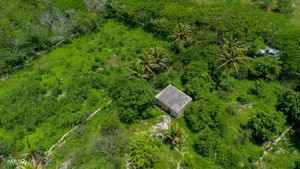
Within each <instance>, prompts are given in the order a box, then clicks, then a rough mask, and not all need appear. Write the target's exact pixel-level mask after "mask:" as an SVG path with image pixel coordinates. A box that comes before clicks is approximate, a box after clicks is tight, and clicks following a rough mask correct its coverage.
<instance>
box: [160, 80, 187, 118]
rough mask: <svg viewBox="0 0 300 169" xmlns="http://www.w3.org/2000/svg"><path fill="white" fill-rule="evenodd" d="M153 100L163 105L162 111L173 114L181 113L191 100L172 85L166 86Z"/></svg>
mask: <svg viewBox="0 0 300 169" xmlns="http://www.w3.org/2000/svg"><path fill="white" fill-rule="evenodd" d="M155 98H156V99H157V100H158V101H159V102H160V103H161V104H163V108H164V109H168V110H167V111H171V112H173V113H176V114H179V113H182V112H181V111H182V109H184V108H185V107H186V106H187V104H188V103H189V102H191V101H192V98H191V97H190V96H188V95H186V94H185V93H183V92H182V91H180V90H179V89H177V88H175V87H174V86H172V85H168V86H167V87H166V88H165V89H164V90H162V91H161V92H160V93H159V94H157V95H156V96H155Z"/></svg>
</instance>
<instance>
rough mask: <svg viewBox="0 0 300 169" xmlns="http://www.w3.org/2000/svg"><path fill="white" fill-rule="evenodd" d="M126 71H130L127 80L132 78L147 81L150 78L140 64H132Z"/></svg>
mask: <svg viewBox="0 0 300 169" xmlns="http://www.w3.org/2000/svg"><path fill="white" fill-rule="evenodd" d="M128 69H129V71H130V74H128V75H127V76H128V78H129V79H131V78H134V77H137V78H144V79H148V78H150V77H151V74H149V73H148V72H147V70H146V69H145V68H144V67H143V66H142V65H141V64H138V63H133V64H131V65H130V67H128Z"/></svg>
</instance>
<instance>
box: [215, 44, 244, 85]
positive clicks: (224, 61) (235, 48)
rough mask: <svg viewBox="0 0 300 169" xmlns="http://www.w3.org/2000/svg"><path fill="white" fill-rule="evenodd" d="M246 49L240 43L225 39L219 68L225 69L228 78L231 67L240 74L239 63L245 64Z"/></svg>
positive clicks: (224, 72)
mask: <svg viewBox="0 0 300 169" xmlns="http://www.w3.org/2000/svg"><path fill="white" fill-rule="evenodd" d="M245 51H246V49H245V47H243V46H242V45H239V43H237V42H228V41H227V40H225V43H224V44H223V46H222V53H221V56H220V58H219V59H218V62H220V66H219V67H218V68H217V69H223V74H225V75H226V79H227V78H228V75H229V70H230V69H231V68H233V69H234V71H235V72H236V74H237V75H238V73H239V65H242V64H245V59H246V56H245Z"/></svg>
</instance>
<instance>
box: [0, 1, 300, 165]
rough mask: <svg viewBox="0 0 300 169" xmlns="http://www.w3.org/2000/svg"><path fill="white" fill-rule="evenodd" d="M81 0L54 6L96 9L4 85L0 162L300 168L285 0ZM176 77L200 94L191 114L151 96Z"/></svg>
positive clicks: (294, 67) (299, 47)
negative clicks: (176, 114) (170, 109)
mask: <svg viewBox="0 0 300 169" xmlns="http://www.w3.org/2000/svg"><path fill="white" fill-rule="evenodd" d="M75 2H76V0H72V1H68V0H62V1H60V0H58V1H55V3H54V6H55V7H56V8H57V9H59V10H61V12H63V13H64V14H65V15H66V16H69V14H70V13H69V12H70V11H72V9H76V10H75V11H77V10H78V11H81V12H82V13H81V12H79V13H80V14H82V15H88V16H90V17H91V18H89V17H88V19H87V22H83V23H82V22H80V23H81V24H78V25H77V26H75V27H74V28H76V30H74V31H71V32H69V33H67V34H65V35H64V37H63V44H62V45H61V46H60V47H58V48H56V49H53V50H52V51H51V52H49V53H48V54H45V55H43V56H41V57H40V58H38V59H36V60H34V61H33V62H31V64H30V65H28V66H27V67H26V68H24V69H22V70H20V71H17V72H15V73H13V74H12V76H11V77H9V78H8V79H7V80H5V81H2V82H0V103H1V104H0V113H1V116H0V168H1V167H3V168H15V167H16V166H17V165H18V166H22V165H24V164H21V163H20V164H11V163H8V162H7V161H8V160H11V159H23V158H24V159H25V160H27V161H28V163H26V164H28V165H32V166H38V165H40V166H41V167H42V168H58V167H59V166H62V165H67V166H68V167H69V168H84V169H89V168H90V169H94V168H105V169H106V168H126V166H128V167H129V168H156V169H161V168H183V169H191V168H196V169H198V168H199V169H201V168H205V169H206V168H212V169H215V168H216V169H218V168H220V169H222V168H224V169H233V168H247V169H248V168H249V169H250V168H254V169H255V168H259V169H264V168H270V169H277V168H278V169H294V168H295V169H298V168H299V167H300V154H299V150H300V149H299V147H300V143H299V139H300V129H299V126H300V81H299V75H300V73H299V72H300V31H299V30H300V29H299V26H297V25H295V24H294V23H293V21H291V18H289V14H290V13H289V10H283V9H286V8H282V7H283V6H284V7H288V6H285V5H282V4H280V3H279V2H282V1H279V0H278V1H272V2H274V3H273V4H271V5H270V6H269V7H270V8H269V7H268V6H265V4H262V5H261V4H252V3H249V1H246V0H245V1H239V2H236V1H232V2H231V1H230V2H227V1H226V2H224V1H218V0H216V1H206V0H199V1H185V0H178V1H172V0H162V1H157V2H155V3H154V2H153V0H144V1H140V0H116V1H88V0H87V1H85V3H86V4H85V5H86V8H87V9H88V10H87V11H85V8H84V4H83V3H75ZM88 2H90V3H88ZM98 2H99V4H98ZM275 2H276V3H275ZM286 2H287V1H286ZM93 3H95V4H93ZM277 3H278V4H277ZM274 4H275V5H274ZM101 5H102V6H101ZM52 6H53V4H52ZM273 8H274V9H273ZM288 9H289V8H288ZM83 11H84V12H83ZM58 13H59V12H58ZM80 16H81V15H80ZM84 18H85V17H84V16H81V17H79V20H76V21H81V19H84ZM69 21H73V19H72V18H70V20H69ZM90 22H92V24H91V25H90V26H91V27H92V28H91V29H89V30H88V31H84V32H82V33H80V35H81V36H80V37H78V36H77V35H76V37H73V38H70V37H71V36H72V35H75V34H77V33H78V31H79V30H81V28H82V27H81V26H84V25H86V24H87V23H90ZM95 25H96V26H95ZM87 26H88V24H87ZM77 28H78V29H77ZM89 28H90V27H89ZM82 29H85V28H82ZM50 31H51V30H50ZM90 31H93V32H90ZM79 32H80V31H79ZM88 32H90V33H88ZM52 33H54V32H53V31H52ZM73 33H74V34H73ZM83 34H86V35H83ZM51 35H52V34H51ZM50 46H51V45H49V46H48V47H50ZM9 49H13V48H9ZM45 49H48V48H45ZM272 52H273V53H272ZM0 66H1V65H0ZM10 69H11V68H8V69H7V71H8V72H10V71H9V70H10ZM0 70H1V67H0ZM0 73H1V72H0ZM168 84H173V85H174V86H175V87H177V88H178V89H180V90H182V91H184V92H185V93H186V94H188V95H189V96H191V97H192V98H193V102H192V103H191V104H190V105H189V106H188V107H187V109H186V110H185V113H184V116H183V117H180V118H173V117H170V116H169V115H168V114H167V113H166V112H164V111H162V110H161V109H160V108H159V107H158V106H157V105H156V104H155V97H154V96H155V95H156V94H157V93H158V92H160V91H161V90H162V89H163V88H165V87H166V86H167V85H168ZM109 101H112V102H111V104H109V105H108V106H106V107H103V106H104V105H106V104H107V103H108V102H109ZM101 107H103V109H102V110H101V111H100V112H99V113H98V114H97V115H96V116H95V117H94V118H93V119H91V121H90V122H88V123H83V121H84V119H86V118H87V117H88V116H89V115H90V114H91V113H92V112H94V111H95V110H97V109H98V108H101ZM166 115H167V116H168V117H169V118H170V119H171V122H166V121H164V119H163V118H162V117H164V118H166V117H165V116H166ZM167 121H168V120H167ZM161 122H164V123H163V124H164V125H167V129H161V128H160V129H157V127H156V126H157V125H161ZM76 125H78V128H77V130H75V131H74V133H71V135H70V136H69V137H67V138H66V139H65V141H64V142H63V144H62V145H61V146H59V147H56V148H55V149H54V153H53V154H52V155H50V156H48V154H44V152H46V151H47V150H48V149H49V148H50V147H51V145H53V144H54V143H56V142H57V141H58V140H59V139H60V137H61V136H62V135H63V134H64V133H65V132H67V131H68V130H70V129H71V128H73V127H74V126H76ZM164 127H165V126H164ZM284 131H288V132H287V134H286V135H284V136H282V138H281V137H279V136H280V135H281V134H282V133H283V132H284ZM275 140H280V141H279V143H278V144H276V145H274V146H273V147H272V148H271V149H269V148H268V145H269V144H271V143H275V142H276V141H275ZM264 151H268V152H267V153H266V155H265V156H264V158H260V157H262V156H263V155H264V154H263V152H264ZM28 152H29V153H28ZM297 167H298V168H297Z"/></svg>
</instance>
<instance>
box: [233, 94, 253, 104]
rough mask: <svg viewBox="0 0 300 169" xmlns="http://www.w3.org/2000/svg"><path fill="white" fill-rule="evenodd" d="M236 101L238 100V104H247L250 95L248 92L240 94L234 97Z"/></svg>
mask: <svg viewBox="0 0 300 169" xmlns="http://www.w3.org/2000/svg"><path fill="white" fill-rule="evenodd" d="M236 101H238V102H239V103H240V104H242V105H244V104H248V103H250V102H251V100H250V96H249V95H248V94H241V95H239V96H238V97H237V98H236Z"/></svg>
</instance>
